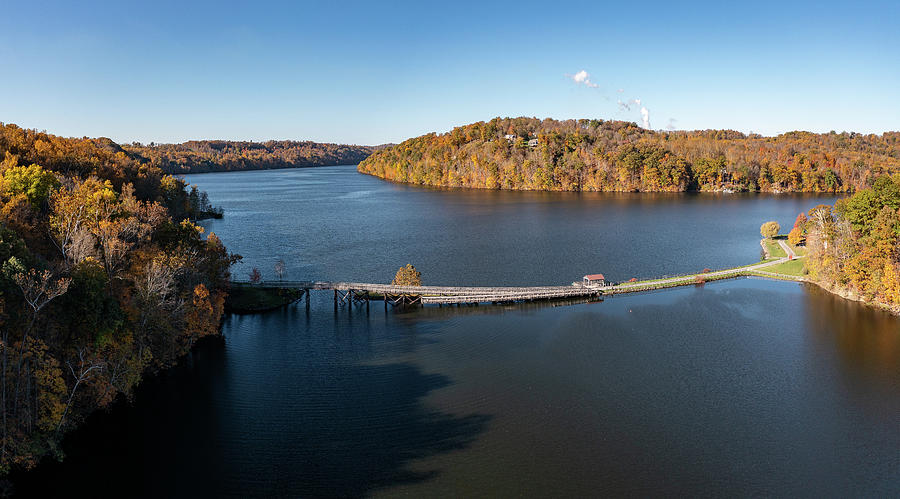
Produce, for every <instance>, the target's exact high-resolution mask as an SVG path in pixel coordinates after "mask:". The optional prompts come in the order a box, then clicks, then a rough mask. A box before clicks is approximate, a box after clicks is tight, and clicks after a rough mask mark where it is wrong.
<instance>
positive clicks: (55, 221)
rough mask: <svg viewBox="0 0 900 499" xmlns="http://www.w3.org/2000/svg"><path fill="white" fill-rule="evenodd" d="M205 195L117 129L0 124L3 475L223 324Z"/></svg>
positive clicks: (48, 450) (223, 281) (222, 255)
mask: <svg viewBox="0 0 900 499" xmlns="http://www.w3.org/2000/svg"><path fill="white" fill-rule="evenodd" d="M204 200H205V196H203V195H202V193H198V192H197V190H196V189H194V190H190V191H189V190H188V189H187V186H186V185H185V183H184V182H183V181H181V180H179V179H176V178H174V177H172V176H170V175H167V174H165V173H163V172H162V171H161V170H160V169H159V168H157V167H156V166H153V165H151V164H150V163H149V162H146V161H144V160H142V159H141V158H139V157H135V156H133V155H131V154H130V153H128V152H127V151H125V150H123V149H122V148H121V147H119V146H118V145H117V144H115V143H114V142H112V141H110V140H108V139H88V138H84V139H70V138H63V137H57V136H54V135H49V134H46V133H39V132H36V131H34V130H26V129H22V128H19V127H17V126H15V125H2V124H0V417H2V418H0V476H2V475H3V474H5V473H6V472H8V471H9V470H10V469H11V468H13V467H19V468H29V467H31V466H33V465H34V464H35V463H36V462H37V461H38V460H39V459H40V458H41V457H42V456H43V455H46V454H56V455H59V452H60V451H59V446H58V444H59V442H60V440H61V438H62V436H63V435H64V433H65V431H66V430H67V429H69V428H71V427H73V426H74V425H76V424H77V423H78V422H79V421H81V420H82V419H83V418H84V417H85V416H86V415H87V414H89V413H90V412H91V411H93V410H95V409H96V408H99V407H105V406H107V405H109V404H110V403H111V402H112V401H113V400H115V399H116V398H117V397H120V396H126V397H127V396H129V395H130V394H131V393H132V390H133V388H134V387H135V385H136V384H137V383H138V382H139V381H140V380H141V378H142V376H143V375H144V374H145V373H147V372H151V371H154V370H156V369H161V368H165V367H167V366H170V365H172V364H173V363H174V362H175V361H176V360H177V359H178V358H179V357H180V356H182V355H183V354H185V353H186V352H188V351H189V349H190V347H191V345H193V343H194V342H195V341H196V340H197V339H199V338H201V337H203V336H207V335H213V334H217V332H218V327H219V321H220V318H221V315H222V311H223V302H224V298H225V294H226V290H227V282H228V275H229V267H230V264H231V263H232V262H233V261H234V258H235V257H232V256H231V255H229V254H228V253H227V251H226V250H225V248H224V247H223V245H222V244H221V242H220V241H219V239H218V238H217V237H216V236H215V235H214V234H209V235H208V236H206V235H204V234H203V229H202V228H200V227H199V226H197V225H195V224H194V223H193V220H195V219H197V218H199V217H201V216H203V215H205V213H204V211H209V208H208V206H204V205H206V203H205V201H204Z"/></svg>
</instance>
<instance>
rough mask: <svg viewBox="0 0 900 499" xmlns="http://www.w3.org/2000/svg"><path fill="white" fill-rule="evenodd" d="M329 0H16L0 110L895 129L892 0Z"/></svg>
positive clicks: (351, 129) (898, 87) (159, 122)
mask: <svg viewBox="0 0 900 499" xmlns="http://www.w3.org/2000/svg"><path fill="white" fill-rule="evenodd" d="M326 3H327V4H331V2H309V3H302V2H261V1H257V2H241V3H228V2H169V1H158V2H152V3H150V2H141V3H138V2H90V1H85V2H52V1H40V0H30V1H11V2H9V3H8V4H7V5H5V6H4V7H3V9H2V10H3V15H2V16H0V68H2V71H0V121H3V122H7V123H16V124H19V125H21V126H25V127H29V128H38V129H46V130H47V131H49V132H52V133H57V134H60V135H66V136H83V135H87V136H107V137H111V138H112V139H114V140H117V141H120V142H130V141H132V140H138V141H142V142H150V141H157V142H160V141H162V142H173V141H183V140H188V139H203V138H223V139H246V140H265V139H270V138H274V139H309V140H317V141H329V142H346V143H359V144H377V143H383V142H398V141H401V140H403V139H405V138H408V137H411V136H416V135H421V134H423V133H427V132H431V131H438V132H442V131H446V130H449V129H450V128H452V127H453V126H456V125H461V124H465V123H471V122H474V121H479V120H487V119H490V118H492V117H494V116H537V117H540V118H543V117H553V118H559V119H564V118H602V119H624V120H630V121H635V122H638V123H641V122H642V118H641V114H640V108H642V107H643V108H646V109H647V112H648V114H649V123H650V126H651V127H652V128H654V129H665V128H667V127H674V128H678V129H706V128H731V129H736V130H741V131H744V132H748V131H754V132H757V133H763V134H767V135H771V134H777V133H782V132H785V131H790V130H811V131H816V132H827V131H829V130H836V131H843V130H847V131H859V132H866V133H881V132H883V131H886V130H900V29H898V28H897V23H898V20H900V7H898V4H897V3H894V2H890V3H889V2H884V3H878V2H856V3H853V2H840V3H830V2H788V1H781V2H721V1H720V2H708V3H707V2H696V3H691V4H685V3H683V2H676V1H668V2H615V3H602V2H585V3H579V2H574V1H568V2H546V1H544V2H540V3H530V2H524V1H520V2H498V3H497V4H495V5H486V4H485V3H484V2H461V1H457V2H439V3H438V2H436V3H433V4H428V3H426V2H389V1H385V2H377V3H376V2H372V3H363V2H359V3H357V2H334V3H333V5H326ZM580 71H586V72H587V73H588V74H589V75H590V77H589V81H590V82H591V83H593V84H594V85H596V87H593V86H588V85H586V84H585V83H586V81H585V80H583V79H582V80H581V83H579V82H576V81H575V80H574V79H572V78H570V77H567V76H566V75H576V74H578V72H580ZM620 90H621V92H620ZM633 99H639V100H640V101H641V104H640V105H630V107H631V109H630V110H625V109H622V107H621V106H619V105H618V103H617V102H618V101H620V100H621V101H622V102H623V103H628V102H629V101H630V100H633Z"/></svg>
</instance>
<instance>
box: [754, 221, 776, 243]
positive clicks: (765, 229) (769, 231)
mask: <svg viewBox="0 0 900 499" xmlns="http://www.w3.org/2000/svg"><path fill="white" fill-rule="evenodd" d="M780 230H781V226H780V225H778V222H766V223H764V224H762V226H761V227H760V228H759V233H760V234H762V236H763V237H765V238H766V239H772V238H773V237H775V236H777V235H778V231H780Z"/></svg>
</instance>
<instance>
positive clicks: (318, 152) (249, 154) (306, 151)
mask: <svg viewBox="0 0 900 499" xmlns="http://www.w3.org/2000/svg"><path fill="white" fill-rule="evenodd" d="M124 149H125V150H126V151H127V152H128V153H130V154H132V155H134V156H135V157H139V158H141V159H144V160H146V161H147V162H148V163H149V164H150V165H153V166H156V167H159V168H160V169H161V170H163V171H165V172H167V173H206V172H227V171H237V170H266V169H274V168H297V167H302V166H334V165H355V164H357V163H359V162H360V161H362V160H364V159H365V158H367V157H368V156H369V155H370V154H372V151H374V150H375V149H376V148H375V147H373V146H357V145H347V144H325V143H319V142H310V141H304V142H298V141H293V140H270V141H267V142H234V141H227V140H192V141H189V142H184V143H181V144H151V145H147V146H144V145H141V144H138V143H133V144H131V145H126V146H124Z"/></svg>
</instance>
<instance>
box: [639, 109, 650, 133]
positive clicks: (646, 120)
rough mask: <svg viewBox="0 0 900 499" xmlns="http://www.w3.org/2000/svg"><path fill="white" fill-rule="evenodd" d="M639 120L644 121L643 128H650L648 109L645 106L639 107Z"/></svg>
mask: <svg viewBox="0 0 900 499" xmlns="http://www.w3.org/2000/svg"><path fill="white" fill-rule="evenodd" d="M641 121H642V122H643V123H644V128H646V129H648V130H649V129H650V110H649V109H647V108H646V107H642V108H641Z"/></svg>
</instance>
